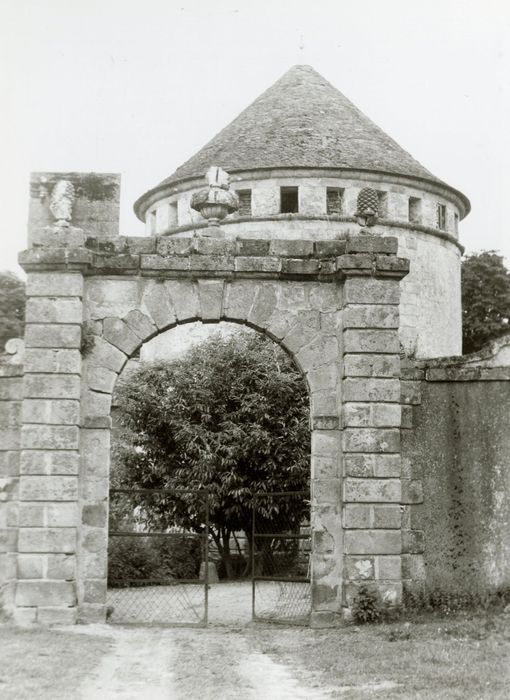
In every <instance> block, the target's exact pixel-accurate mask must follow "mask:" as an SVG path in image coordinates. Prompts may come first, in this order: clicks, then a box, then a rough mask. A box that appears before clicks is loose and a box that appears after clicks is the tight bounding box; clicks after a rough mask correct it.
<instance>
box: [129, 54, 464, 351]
mask: <svg viewBox="0 0 510 700" xmlns="http://www.w3.org/2000/svg"><path fill="white" fill-rule="evenodd" d="M212 165H214V166H219V167H221V168H224V169H225V170H226V171H228V173H229V174H230V176H231V189H232V190H234V191H235V192H236V193H237V195H238V196H239V201H240V206H239V210H238V211H237V212H235V213H234V214H230V215H229V216H227V217H226V218H225V219H224V220H223V221H222V224H221V230H222V234H223V235H225V236H227V237H233V238H235V237H243V238H249V237H253V238H304V239H335V238H342V237H345V236H346V235H356V234H358V233H359V232H360V226H359V224H358V223H357V220H356V217H355V213H356V208H357V196H358V194H359V192H360V191H361V190H362V189H363V188H365V187H370V188H372V189H374V190H376V191H377V196H378V220H377V223H376V225H375V226H374V227H373V229H372V230H371V232H372V233H374V234H379V235H381V236H396V237H397V238H398V240H399V255H401V256H403V257H407V258H408V259H409V260H410V265H411V268H410V273H409V275H408V276H407V277H406V278H405V279H404V280H403V281H402V283H401V284H402V295H401V305H400V318H401V321H400V324H401V325H400V334H401V342H402V344H403V346H404V348H405V350H406V352H407V353H408V354H411V355H415V356H416V357H435V356H440V355H455V354H460V353H461V303H460V257H461V253H462V247H461V245H460V244H459V241H458V223H459V221H460V220H461V219H463V218H464V216H466V214H467V213H468V212H469V209H470V204H469V200H468V199H467V197H465V196H464V195H463V194H462V193H461V192H459V191H458V190H456V189H454V188H453V187H450V186H449V185H447V184H446V183H445V182H443V181H441V180H439V179H438V178H436V177H435V176H434V175H432V173H430V172H429V171H428V170H426V169H425V168H424V167H423V166H422V165H421V164H420V163H418V161H416V160H414V158H412V157H411V156H410V155H409V154H408V153H407V152H406V151H404V150H403V149H402V148H401V147H400V146H399V145H398V144H397V143H396V142H395V141H393V139H391V138H390V137H389V136H388V135H387V134H385V133H384V132H383V131H382V130H381V129H380V128H379V127H378V126H376V125H375V124H374V123H373V122H372V121H370V119H368V118H367V117H366V116H365V115H364V114H363V113H362V112H360V110H359V109H358V108H357V107H355V106H354V105H353V104H352V103H351V102H350V101H349V100H348V99H347V98H346V97H344V95H342V93H340V92H339V91H338V90H337V89H336V88H335V87H333V86H332V85H331V84H330V83H328V81H327V80H325V79H324V78H323V77H322V76H321V75H319V74H318V73H317V72H316V71H315V70H314V69H313V68H311V67H310V66H294V67H293V68H291V69H290V70H289V71H288V72H287V73H285V75H284V76H283V77H282V78H280V80H278V81H277V82H276V83H275V84H274V85H273V86H272V87H270V88H269V89H268V90H266V92H264V93H263V94H262V95H261V96H260V97H259V98H258V99H256V100H255V102H253V103H252V104H251V105H250V106H249V107H247V108H246V109H245V110H244V111H243V112H242V113H241V114H240V115H239V116H238V117H237V118H236V119H234V121H233V122H231V123H230V124H229V125H228V126H227V127H225V128H224V129H223V131H221V132H220V133H219V134H217V135H216V136H215V137H214V138H213V139H212V140H211V141H210V142H209V143H208V144H206V146H204V147H203V148H202V149H201V150H200V151H199V152H198V153H197V154H196V155H194V156H193V157H192V158H190V159H189V160H188V161H187V162H186V163H184V165H181V166H180V167H179V168H177V170H176V171H175V173H174V174H173V175H171V176H170V177H168V178H167V179H166V180H163V182H161V183H160V184H159V185H157V186H156V187H154V188H152V189H151V190H149V191H148V192H146V193H145V194H144V195H142V196H141V197H140V198H139V199H138V200H137V201H136V203H135V205H134V208H135V213H136V215H137V216H138V217H139V218H140V219H141V220H142V221H144V222H145V223H146V226H147V230H148V233H150V234H152V235H159V236H161V235H168V236H193V235H200V234H202V235H203V234H207V231H204V230H203V229H204V228H205V227H207V222H206V221H205V220H204V219H203V218H202V217H201V216H200V214H199V213H198V212H196V211H194V210H193V209H192V208H191V198H192V195H193V194H194V193H195V192H197V191H199V190H201V189H203V187H204V175H205V173H206V172H207V171H208V169H209V168H210V166H212ZM209 230H210V231H213V230H214V229H209ZM217 230H218V229H216V231H217ZM213 235H217V234H213Z"/></svg>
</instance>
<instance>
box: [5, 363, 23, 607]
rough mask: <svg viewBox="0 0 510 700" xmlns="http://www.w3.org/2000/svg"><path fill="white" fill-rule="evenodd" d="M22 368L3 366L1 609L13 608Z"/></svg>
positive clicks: (15, 575)
mask: <svg viewBox="0 0 510 700" xmlns="http://www.w3.org/2000/svg"><path fill="white" fill-rule="evenodd" d="M22 385H23V366H22V365H14V364H7V363H5V364H3V363H2V364H0V610H1V609H2V607H3V608H4V609H5V610H11V609H12V607H13V605H14V594H15V582H16V578H17V570H16V560H17V548H18V529H17V526H18V480H19V446H20V425H21V396H22Z"/></svg>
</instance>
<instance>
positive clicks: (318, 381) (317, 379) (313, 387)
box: [307, 363, 339, 392]
mask: <svg viewBox="0 0 510 700" xmlns="http://www.w3.org/2000/svg"><path fill="white" fill-rule="evenodd" d="M338 375H339V373H338V367H337V365H336V364H334V363H330V364H328V365H324V366H322V367H319V369H316V370H312V371H310V372H308V374H307V378H308V385H309V387H310V391H311V392H315V391H321V390H322V389H328V390H331V389H334V388H335V387H336V385H337V382H338Z"/></svg>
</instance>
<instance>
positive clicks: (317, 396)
mask: <svg viewBox="0 0 510 700" xmlns="http://www.w3.org/2000/svg"><path fill="white" fill-rule="evenodd" d="M337 406H338V398H337V392H336V390H335V389H333V390H331V389H323V390H321V391H314V393H313V394H312V395H311V396H310V415H311V417H312V419H315V418H317V417H321V416H334V415H336V414H337Z"/></svg>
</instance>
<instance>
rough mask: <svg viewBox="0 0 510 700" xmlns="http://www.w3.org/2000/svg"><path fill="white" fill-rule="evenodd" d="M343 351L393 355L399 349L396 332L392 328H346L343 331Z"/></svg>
mask: <svg viewBox="0 0 510 700" xmlns="http://www.w3.org/2000/svg"><path fill="white" fill-rule="evenodd" d="M343 346H344V352H345V353H380V354H382V353H387V354H390V355H395V354H396V353H398V351H399V349H400V344H399V340H398V333H396V331H394V330H379V329H368V330H367V329H363V328H358V329H348V330H346V331H344V335H343Z"/></svg>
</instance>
